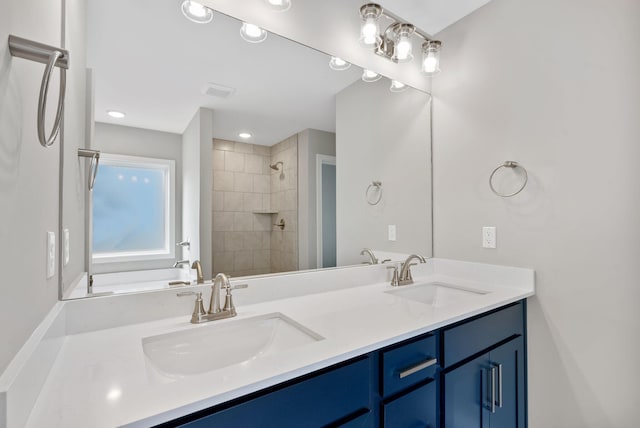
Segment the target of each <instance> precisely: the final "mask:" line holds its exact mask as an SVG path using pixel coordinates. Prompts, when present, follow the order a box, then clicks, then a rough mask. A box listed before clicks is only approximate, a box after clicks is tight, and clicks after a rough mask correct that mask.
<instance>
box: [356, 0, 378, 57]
mask: <svg viewBox="0 0 640 428" xmlns="http://www.w3.org/2000/svg"><path fill="white" fill-rule="evenodd" d="M381 15H382V6H380V5H379V4H376V3H367V4H365V5H364V6H362V7H361V8H360V18H362V23H361V24H360V43H361V44H362V45H363V46H367V47H372V48H375V47H377V46H379V45H380V43H381V42H382V38H381V37H380V23H379V20H380V16H381Z"/></svg>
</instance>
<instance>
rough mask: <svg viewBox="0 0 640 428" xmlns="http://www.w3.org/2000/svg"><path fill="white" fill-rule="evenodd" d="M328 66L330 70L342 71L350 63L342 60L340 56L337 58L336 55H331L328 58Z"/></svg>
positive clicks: (349, 65)
mask: <svg viewBox="0 0 640 428" xmlns="http://www.w3.org/2000/svg"><path fill="white" fill-rule="evenodd" d="M329 67H331V69H332V70H338V71H342V70H346V69H347V68H349V67H351V64H349V63H348V62H347V61H345V60H343V59H342V58H338V57H337V56H332V57H331V60H329Z"/></svg>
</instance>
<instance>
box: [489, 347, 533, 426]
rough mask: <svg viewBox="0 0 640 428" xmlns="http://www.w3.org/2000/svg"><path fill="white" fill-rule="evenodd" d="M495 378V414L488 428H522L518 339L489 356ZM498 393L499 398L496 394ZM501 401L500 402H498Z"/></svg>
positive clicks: (522, 375)
mask: <svg viewBox="0 0 640 428" xmlns="http://www.w3.org/2000/svg"><path fill="white" fill-rule="evenodd" d="M489 358H490V360H491V363H492V365H493V366H494V367H496V370H497V372H498V374H499V373H500V372H501V376H500V375H499V376H497V379H496V382H497V392H496V395H497V397H496V399H497V400H496V402H497V404H498V405H501V407H500V406H496V409H495V413H491V415H490V418H491V428H524V427H525V402H526V400H525V385H524V384H525V382H524V379H525V372H524V341H523V339H522V337H519V338H517V339H514V340H512V341H510V342H507V343H505V344H504V345H502V346H500V347H499V348H497V349H494V350H492V351H491V352H490V353H489ZM500 392H502V394H500ZM500 399H501V400H500Z"/></svg>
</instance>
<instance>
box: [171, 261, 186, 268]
mask: <svg viewBox="0 0 640 428" xmlns="http://www.w3.org/2000/svg"><path fill="white" fill-rule="evenodd" d="M182 265H189V260H176V262H175V263H174V264H173V267H174V268H177V267H178V266H182Z"/></svg>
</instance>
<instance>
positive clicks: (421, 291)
mask: <svg viewBox="0 0 640 428" xmlns="http://www.w3.org/2000/svg"><path fill="white" fill-rule="evenodd" d="M403 287H404V288H399V289H397V290H391V291H386V293H388V294H392V295H394V296H398V297H401V298H403V299H408V300H413V301H416V302H420V303H425V304H427V305H431V306H433V307H442V306H446V305H448V304H453V303H456V302H460V301H467V300H469V299H474V298H476V297H479V296H482V295H484V294H487V293H488V292H487V291H484V290H477V289H473V288H465V287H458V286H455V285H450V284H443V283H440V282H431V283H428V284H417V285H408V286H403Z"/></svg>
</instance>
